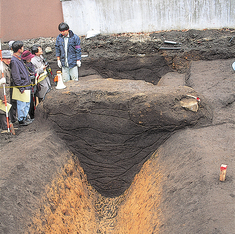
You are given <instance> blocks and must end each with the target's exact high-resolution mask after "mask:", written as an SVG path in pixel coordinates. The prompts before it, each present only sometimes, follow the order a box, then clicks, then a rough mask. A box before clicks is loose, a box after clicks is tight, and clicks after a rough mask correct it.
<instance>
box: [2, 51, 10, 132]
mask: <svg viewBox="0 0 235 234" xmlns="http://www.w3.org/2000/svg"><path fill="white" fill-rule="evenodd" d="M11 57H12V55H11V51H10V50H3V51H2V62H3V64H2V66H3V74H4V78H1V79H0V86H1V85H3V84H5V85H6V86H7V87H9V86H10V80H11V70H10V67H9V65H10V62H11ZM6 99H7V102H10V89H9V88H6ZM0 100H2V101H4V91H3V88H2V87H0ZM10 112H11V109H10V111H9V114H10ZM10 119H11V115H9V122H10ZM0 128H2V130H7V119H6V112H5V110H4V111H3V110H1V109H0Z"/></svg>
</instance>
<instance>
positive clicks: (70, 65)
mask: <svg viewBox="0 0 235 234" xmlns="http://www.w3.org/2000/svg"><path fill="white" fill-rule="evenodd" d="M58 29H59V31H60V32H61V33H60V34H59V36H58V37H57V38H56V44H55V48H56V57H57V64H58V67H59V68H61V67H62V78H63V82H66V81H69V80H70V78H71V80H76V81H78V68H77V67H81V46H80V38H79V37H78V36H77V35H76V34H74V33H73V32H72V31H71V30H69V26H68V24H66V23H60V24H59V26H58Z"/></svg>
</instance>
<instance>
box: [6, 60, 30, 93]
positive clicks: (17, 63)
mask: <svg viewBox="0 0 235 234" xmlns="http://www.w3.org/2000/svg"><path fill="white" fill-rule="evenodd" d="M10 68H11V78H12V81H13V86H27V85H30V84H31V79H30V75H29V72H28V70H27V68H26V67H25V64H24V62H23V60H20V59H18V58H16V57H15V56H12V58H11V63H10ZM25 89H32V87H31V86H27V87H19V90H20V92H21V93H22V92H23V91H24V90H25Z"/></svg>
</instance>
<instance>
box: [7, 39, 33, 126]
mask: <svg viewBox="0 0 235 234" xmlns="http://www.w3.org/2000/svg"><path fill="white" fill-rule="evenodd" d="M12 50H13V52H14V53H13V56H12V59H11V63H10V67H11V77H12V81H13V86H18V89H19V91H20V93H21V94H23V93H24V92H25V90H29V92H30V91H31V88H32V87H31V79H30V74H29V72H28V70H27V68H26V67H25V64H24V62H23V60H22V59H21V55H22V53H23V52H24V44H23V42H22V41H15V42H14V43H13V44H12ZM13 92H14V91H13ZM30 93H31V92H30ZM29 97H30V96H29ZM29 108H30V100H29V102H24V101H20V100H17V114H18V122H19V124H20V125H22V126H26V125H28V124H30V123H32V121H31V120H29V119H27V115H28V112H29Z"/></svg>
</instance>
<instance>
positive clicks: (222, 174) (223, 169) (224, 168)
mask: <svg viewBox="0 0 235 234" xmlns="http://www.w3.org/2000/svg"><path fill="white" fill-rule="evenodd" d="M226 171H227V165H225V164H221V166H220V177H219V180H220V181H225V177H226Z"/></svg>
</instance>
